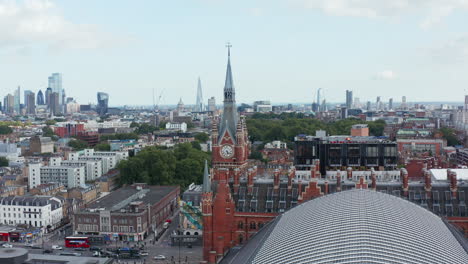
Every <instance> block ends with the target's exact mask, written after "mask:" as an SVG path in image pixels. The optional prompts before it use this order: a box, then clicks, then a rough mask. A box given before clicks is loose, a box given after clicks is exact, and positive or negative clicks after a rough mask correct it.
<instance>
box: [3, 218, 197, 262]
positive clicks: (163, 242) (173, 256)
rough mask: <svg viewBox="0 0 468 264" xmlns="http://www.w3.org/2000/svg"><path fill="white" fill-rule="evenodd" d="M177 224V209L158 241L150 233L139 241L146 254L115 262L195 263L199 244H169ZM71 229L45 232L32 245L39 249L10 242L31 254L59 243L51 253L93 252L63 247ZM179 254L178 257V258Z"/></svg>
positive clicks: (123, 244)
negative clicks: (57, 247)
mask: <svg viewBox="0 0 468 264" xmlns="http://www.w3.org/2000/svg"><path fill="white" fill-rule="evenodd" d="M178 224H179V217H178V211H177V212H176V213H175V215H174V217H173V218H172V223H171V224H170V225H169V227H168V229H167V230H166V231H165V232H164V234H163V235H162V236H161V237H160V238H159V240H158V241H156V242H154V244H153V240H154V234H151V235H150V236H148V237H147V238H146V239H145V241H142V242H140V244H141V243H143V245H145V247H144V250H143V251H145V252H148V254H149V255H148V256H146V257H142V258H141V259H121V260H116V262H117V263H128V264H134V263H154V264H163V263H164V264H170V263H174V264H178V263H184V264H195V263H199V262H200V261H201V260H202V247H200V246H193V247H192V248H187V247H186V246H181V247H180V248H179V247H178V246H171V245H170V242H171V239H170V234H171V233H172V232H174V231H175V230H176V229H177V227H178ZM71 235H72V231H71V226H70V225H68V226H65V227H62V228H60V229H58V230H55V231H54V232H52V233H49V234H46V235H45V236H44V241H42V238H38V239H37V240H36V241H35V242H34V243H33V245H35V246H39V247H41V249H33V248H30V247H25V246H24V245H25V244H24V243H11V244H12V245H13V246H14V247H23V248H27V249H28V250H29V252H31V253H33V254H43V251H44V250H45V249H49V250H50V249H51V248H52V245H59V246H61V247H62V248H63V249H62V250H53V253H51V254H60V252H76V253H81V254H82V256H89V257H91V256H92V255H93V252H92V251H90V250H89V249H86V250H85V251H76V250H74V249H71V248H65V240H64V238H65V237H66V236H71ZM136 244H137V243H136V242H129V243H127V242H123V241H117V242H112V243H111V244H109V245H104V246H102V245H101V246H97V247H99V248H112V249H115V248H122V247H132V246H134V245H136ZM158 255H163V256H164V257H166V259H165V260H155V259H154V257H155V256H158ZM179 256H180V258H179Z"/></svg>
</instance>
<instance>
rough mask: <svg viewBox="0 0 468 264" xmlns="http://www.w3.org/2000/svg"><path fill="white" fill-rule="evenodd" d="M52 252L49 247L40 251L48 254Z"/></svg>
mask: <svg viewBox="0 0 468 264" xmlns="http://www.w3.org/2000/svg"><path fill="white" fill-rule="evenodd" d="M52 252H53V251H52V250H51V249H46V250H44V251H42V253H44V254H50V253H52Z"/></svg>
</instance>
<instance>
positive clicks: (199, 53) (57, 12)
mask: <svg viewBox="0 0 468 264" xmlns="http://www.w3.org/2000/svg"><path fill="white" fill-rule="evenodd" d="M467 25H468V0H392V1H388V0H236V1H232V0H231V1H227V0H172V1H162V0H133V1H130V0H125V1H124V0H99V1H96V0H80V1H72V0H62V1H54V0H21V1H20V0H18V1H13V0H0V96H2V97H3V96H4V95H6V94H7V93H13V91H14V89H15V88H16V87H17V86H18V85H20V86H21V87H22V89H24V90H32V91H34V92H37V91H38V90H39V89H42V90H44V89H45V88H47V77H48V76H49V75H50V74H51V73H54V72H60V73H62V74H63V87H64V88H65V90H66V94H67V96H70V97H74V98H75V99H77V101H78V102H79V103H83V104H84V103H88V102H92V103H95V102H96V93H97V92H107V93H109V94H110V99H109V104H110V105H113V106H121V105H152V104H153V98H155V102H156V103H159V104H177V102H178V101H179V99H180V98H182V100H183V102H184V103H185V104H194V103H195V100H196V91H197V80H198V77H200V78H201V81H202V87H203V96H204V99H205V101H206V100H207V99H208V98H209V97H211V96H214V97H215V98H216V101H217V103H221V101H222V95H223V93H222V90H223V86H224V78H225V71H226V62H227V49H226V47H225V45H226V43H227V42H230V43H231V44H232V49H231V63H232V70H233V77H234V84H235V88H236V96H237V102H238V103H241V102H242V103H252V102H253V101H254V100H271V101H272V102H273V103H282V102H291V103H306V102H310V103H311V102H312V101H313V99H314V97H315V93H316V90H317V89H318V88H322V89H323V95H324V97H325V98H326V99H327V101H329V102H343V101H344V100H345V90H352V91H353V92H354V97H359V98H360V101H361V102H365V101H368V100H371V101H373V102H374V101H375V98H376V97H377V96H381V97H382V100H384V101H387V100H388V99H389V98H394V101H395V102H399V101H401V96H403V95H406V97H407V100H408V101H462V100H463V97H464V94H466V91H467V88H468V26H467ZM153 91H154V97H153ZM158 98H161V99H160V100H159V99H158ZM22 100H23V99H22ZM205 103H206V102H205Z"/></svg>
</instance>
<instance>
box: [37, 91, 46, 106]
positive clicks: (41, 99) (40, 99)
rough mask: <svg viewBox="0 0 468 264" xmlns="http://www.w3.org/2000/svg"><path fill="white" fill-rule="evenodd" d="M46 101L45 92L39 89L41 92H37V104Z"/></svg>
mask: <svg viewBox="0 0 468 264" xmlns="http://www.w3.org/2000/svg"><path fill="white" fill-rule="evenodd" d="M44 104H45V102H44V94H43V93H42V91H41V90H39V92H37V105H44Z"/></svg>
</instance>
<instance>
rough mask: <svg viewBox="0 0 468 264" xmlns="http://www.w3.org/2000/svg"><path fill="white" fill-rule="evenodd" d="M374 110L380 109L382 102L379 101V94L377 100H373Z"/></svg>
mask: <svg viewBox="0 0 468 264" xmlns="http://www.w3.org/2000/svg"><path fill="white" fill-rule="evenodd" d="M375 108H376V110H380V109H381V108H382V102H381V101H380V96H377V100H376V102H375Z"/></svg>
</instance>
